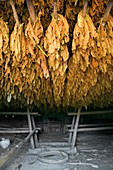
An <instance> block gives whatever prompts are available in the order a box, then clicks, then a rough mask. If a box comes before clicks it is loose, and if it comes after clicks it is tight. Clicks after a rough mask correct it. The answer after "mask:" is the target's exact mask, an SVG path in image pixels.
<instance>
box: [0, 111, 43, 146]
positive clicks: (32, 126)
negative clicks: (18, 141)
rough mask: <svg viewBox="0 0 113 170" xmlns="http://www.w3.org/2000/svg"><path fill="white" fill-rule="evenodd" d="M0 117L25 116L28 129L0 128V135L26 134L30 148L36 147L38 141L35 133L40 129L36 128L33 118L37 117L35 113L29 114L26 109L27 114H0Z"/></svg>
mask: <svg viewBox="0 0 113 170" xmlns="http://www.w3.org/2000/svg"><path fill="white" fill-rule="evenodd" d="M1 115H27V120H28V128H13V129H12V128H0V133H2V134H3V133H6V134H13V133H15V134H18V133H20V134H21V133H28V137H27V140H28V139H30V143H31V148H32V149H34V148H35V147H37V143H38V139H37V133H38V131H39V130H40V128H36V126H35V120H34V116H38V115H39V114H38V113H37V112H31V113H30V111H29V109H27V112H0V116H1ZM25 141H26V140H25Z"/></svg>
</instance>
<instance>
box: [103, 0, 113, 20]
mask: <svg viewBox="0 0 113 170" xmlns="http://www.w3.org/2000/svg"><path fill="white" fill-rule="evenodd" d="M112 6H113V0H111V1H109V3H108V5H107V8H106V12H105V14H104V16H103V18H104V19H105V18H107V17H108V15H109V14H110V11H111V8H112Z"/></svg>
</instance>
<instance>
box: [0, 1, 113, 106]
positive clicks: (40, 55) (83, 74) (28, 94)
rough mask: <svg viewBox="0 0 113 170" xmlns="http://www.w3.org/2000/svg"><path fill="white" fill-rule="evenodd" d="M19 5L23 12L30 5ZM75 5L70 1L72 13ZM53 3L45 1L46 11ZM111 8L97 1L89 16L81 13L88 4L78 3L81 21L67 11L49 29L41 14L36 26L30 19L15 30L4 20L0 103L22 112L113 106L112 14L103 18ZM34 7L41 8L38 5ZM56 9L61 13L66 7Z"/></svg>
mask: <svg viewBox="0 0 113 170" xmlns="http://www.w3.org/2000/svg"><path fill="white" fill-rule="evenodd" d="M15 2H16V3H17V6H18V5H19V7H20V6H21V5H23V3H25V2H24V0H21V1H20V0H17V1H15ZM73 2H74V1H73ZM73 2H72V1H67V2H66V4H67V6H65V7H67V8H70V7H71V8H72V6H71V3H73ZM2 3H5V4H7V3H8V2H2ZM49 3H50V4H51V3H52V1H50V2H48V3H45V2H44V1H41V4H43V5H44V8H43V10H44V9H46V5H48V4H49ZM107 3H108V1H102V2H101V3H100V2H99V1H97V0H92V3H89V6H88V9H87V11H86V13H85V17H84V16H83V10H81V4H82V6H83V4H84V3H82V2H79V1H78V2H77V4H76V6H75V7H74V8H75V9H77V10H76V17H72V19H71V16H70V18H69V16H68V15H69V14H68V13H67V9H66V10H65V15H64V14H63V12H64V10H63V9H62V11H63V12H61V13H58V15H57V19H56V18H55V17H54V15H52V17H51V20H50V22H49V25H46V21H45V22H44V23H43V22H42V20H43V15H41V14H40V12H39V13H38V15H37V19H36V21H35V23H32V22H31V19H30V18H29V19H28V20H27V22H26V23H21V24H20V25H19V26H18V25H17V23H15V25H14V28H13V30H12V31H11V30H10V26H9V25H10V24H9V23H7V22H6V20H4V17H1V18H0V100H5V102H6V103H9V104H10V103H11V102H12V100H17V101H18V102H19V103H22V105H23V107H24V105H26V104H28V105H31V106H38V107H39V108H40V106H41V105H43V107H44V106H45V107H46V108H47V107H48V105H49V106H50V107H51V108H52V107H59V108H60V109H62V108H69V107H74V108H78V107H81V106H86V107H87V106H89V105H92V104H93V106H96V107H105V106H106V107H108V106H111V105H112V102H113V97H112V93H113V92H112V89H113V48H112V44H113V32H112V29H113V17H112V15H110V14H109V15H108V17H107V18H104V17H100V16H101V15H102V16H104V13H105V9H104V8H105V7H104V6H105V5H107ZM35 4H36V5H37V6H38V5H39V4H38V2H37V1H35V2H34V5H35ZM99 4H100V6H99ZM57 5H58V10H59V11H60V7H61V6H62V8H63V3H60V2H58V4H57ZM48 9H49V8H48ZM50 9H51V7H50ZM100 9H103V11H104V12H103V11H102V12H101V10H100ZM59 11H58V12H59ZM17 13H18V10H17ZM44 13H45V12H44ZM46 15H47V14H45V16H46ZM70 15H71V12H70ZM72 15H73V14H72ZM99 17H100V18H99ZM75 18H76V19H75ZM45 20H46V18H45ZM71 21H73V22H71ZM44 24H45V25H44ZM73 25H74V28H73V36H72V35H71V32H72V27H71V26H73ZM45 28H46V29H45ZM1 102H3V101H1ZM5 102H4V103H5Z"/></svg>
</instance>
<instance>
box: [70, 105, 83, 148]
mask: <svg viewBox="0 0 113 170" xmlns="http://www.w3.org/2000/svg"><path fill="white" fill-rule="evenodd" d="M80 111H81V108H79V109H78V114H77V118H76V122H75V127H74V132H73V137H72V143H71V148H72V149H74V147H75V144H76V139H77V130H78V125H79V119H80Z"/></svg>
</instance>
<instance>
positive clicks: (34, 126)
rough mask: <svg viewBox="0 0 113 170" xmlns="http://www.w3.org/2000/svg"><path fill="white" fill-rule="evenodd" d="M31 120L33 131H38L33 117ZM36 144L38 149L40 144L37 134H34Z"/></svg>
mask: <svg viewBox="0 0 113 170" xmlns="http://www.w3.org/2000/svg"><path fill="white" fill-rule="evenodd" d="M31 120H32V125H33V129H36V125H35V120H34V117H33V116H32V117H31ZM34 142H35V147H37V144H38V138H37V133H34Z"/></svg>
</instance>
